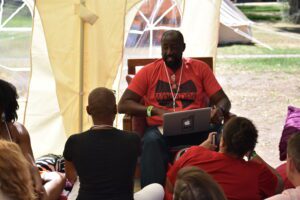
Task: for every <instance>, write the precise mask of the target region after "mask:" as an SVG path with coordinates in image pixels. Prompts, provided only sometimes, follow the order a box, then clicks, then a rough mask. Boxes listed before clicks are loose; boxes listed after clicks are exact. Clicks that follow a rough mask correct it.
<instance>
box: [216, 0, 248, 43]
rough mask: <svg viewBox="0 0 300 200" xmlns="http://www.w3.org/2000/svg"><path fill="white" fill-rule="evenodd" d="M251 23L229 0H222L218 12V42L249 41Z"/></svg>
mask: <svg viewBox="0 0 300 200" xmlns="http://www.w3.org/2000/svg"><path fill="white" fill-rule="evenodd" d="M252 24H253V22H252V21H250V20H249V19H248V18H247V17H246V16H245V15H244V14H243V13H242V12H241V11H240V10H239V9H238V8H237V7H236V6H235V5H234V4H233V3H232V2H231V1H230V0H223V1H222V4H221V12H220V29H219V44H228V43H250V42H251V41H252V32H251V25H252Z"/></svg>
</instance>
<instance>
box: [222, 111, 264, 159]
mask: <svg viewBox="0 0 300 200" xmlns="http://www.w3.org/2000/svg"><path fill="white" fill-rule="evenodd" d="M257 137H258V134H257V130H256V127H255V126H254V124H253V123H252V122H251V121H250V120H249V119H247V118H244V117H234V118H232V119H230V120H229V121H228V122H227V123H226V124H225V126H224V130H223V141H224V144H225V146H226V152H227V153H230V154H233V155H237V156H238V157H243V156H244V155H245V154H246V153H247V152H248V151H253V150H254V148H255V145H256V143H257Z"/></svg>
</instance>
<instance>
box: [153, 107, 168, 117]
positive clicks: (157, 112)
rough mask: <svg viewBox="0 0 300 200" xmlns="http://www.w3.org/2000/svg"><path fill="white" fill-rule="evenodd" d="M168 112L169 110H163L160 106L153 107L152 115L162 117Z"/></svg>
mask: <svg viewBox="0 0 300 200" xmlns="http://www.w3.org/2000/svg"><path fill="white" fill-rule="evenodd" d="M169 112H170V111H169V110H164V109H161V108H156V107H153V109H152V116H159V117H162V116H163V115H164V114H165V113H169Z"/></svg>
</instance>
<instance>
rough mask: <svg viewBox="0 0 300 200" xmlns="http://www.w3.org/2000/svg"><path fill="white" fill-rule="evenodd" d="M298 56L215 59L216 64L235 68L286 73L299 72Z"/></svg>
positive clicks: (299, 61) (299, 60)
mask: <svg viewBox="0 0 300 200" xmlns="http://www.w3.org/2000/svg"><path fill="white" fill-rule="evenodd" d="M299 63H300V58H249V59H248V58H247V59H217V65H222V66H230V67H233V68H235V69H236V70H246V71H256V72H264V71H282V72H286V73H295V72H297V73H299V72H300V66H299Z"/></svg>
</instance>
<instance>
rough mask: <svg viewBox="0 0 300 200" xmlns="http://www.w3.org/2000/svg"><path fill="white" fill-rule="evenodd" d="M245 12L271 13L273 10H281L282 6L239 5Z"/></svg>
mask: <svg viewBox="0 0 300 200" xmlns="http://www.w3.org/2000/svg"><path fill="white" fill-rule="evenodd" d="M237 7H238V8H239V9H240V10H241V11H242V12H243V13H262V12H263V13H266V12H267V13H271V12H281V6H280V5H279V6H277V5H272V6H249V5H242V6H237Z"/></svg>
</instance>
